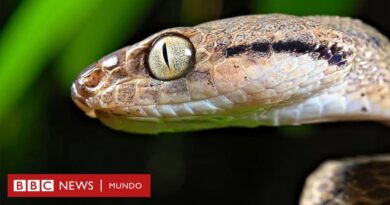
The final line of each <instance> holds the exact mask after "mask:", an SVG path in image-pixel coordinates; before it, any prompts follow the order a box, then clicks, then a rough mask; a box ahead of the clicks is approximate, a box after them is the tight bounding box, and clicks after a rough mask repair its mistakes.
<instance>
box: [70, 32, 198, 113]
mask: <svg viewBox="0 0 390 205" xmlns="http://www.w3.org/2000/svg"><path fill="white" fill-rule="evenodd" d="M196 34H197V31H196V30H195V29H192V28H185V27H180V28H173V29H167V30H164V31H161V32H159V33H156V34H154V35H152V36H150V37H149V38H146V39H145V40H143V41H141V42H139V43H136V44H134V45H132V46H128V47H125V48H122V49H120V50H117V51H115V52H113V53H111V54H109V55H107V56H105V57H103V58H101V59H99V60H98V61H97V62H95V63H93V64H92V65H90V66H88V67H87V68H86V69H84V70H83V71H81V73H80V74H79V76H78V77H77V78H76V80H75V81H74V82H73V84H72V88H71V93H72V99H73V101H74V102H75V104H76V105H77V106H78V107H79V108H80V109H81V110H83V111H84V112H85V113H86V114H87V115H88V116H90V117H93V118H100V117H102V116H109V115H114V116H126V117H145V116H146V114H145V112H144V110H145V109H146V107H150V109H151V110H152V111H151V112H154V114H156V113H155V110H154V111H153V109H155V107H154V106H157V105H158V104H168V103H171V102H179V101H183V98H181V99H179V98H180V93H176V94H175V95H174V96H172V95H171V94H173V92H174V91H173V90H171V89H174V88H176V90H175V91H178V89H180V87H181V86H183V84H182V83H183V82H184V81H183V79H179V78H180V77H183V76H184V75H186V74H187V73H188V72H189V71H190V70H191V69H192V68H193V66H194V62H195V48H194V44H192V43H191V41H190V40H189V39H191V38H192V37H193V36H196ZM178 55H179V57H176V56H178ZM180 55H182V56H180ZM149 64H150V65H149ZM164 91H167V92H168V93H169V94H168V95H171V96H168V97H167V96H166V95H164V93H163V92H164ZM166 94H167V93H166ZM185 98H186V101H190V98H189V97H188V96H187V97H185ZM143 108H145V109H143Z"/></svg>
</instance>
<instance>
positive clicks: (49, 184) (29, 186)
mask: <svg viewBox="0 0 390 205" xmlns="http://www.w3.org/2000/svg"><path fill="white" fill-rule="evenodd" d="M13 191H14V192H53V191H54V180H47V179H42V180H38V179H34V180H23V179H15V180H14V187H13Z"/></svg>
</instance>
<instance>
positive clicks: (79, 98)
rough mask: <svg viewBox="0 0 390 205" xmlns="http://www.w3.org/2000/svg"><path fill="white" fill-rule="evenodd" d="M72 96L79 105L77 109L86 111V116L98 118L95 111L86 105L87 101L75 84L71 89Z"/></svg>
mask: <svg viewBox="0 0 390 205" xmlns="http://www.w3.org/2000/svg"><path fill="white" fill-rule="evenodd" d="M71 96H72V100H73V102H74V103H75V104H76V105H77V107H79V108H80V109H81V110H82V111H84V112H85V114H86V115H88V116H89V117H92V118H97V116H96V113H95V110H94V109H92V108H91V107H89V106H88V105H87V104H86V102H85V99H84V98H83V97H82V96H81V95H80V94H79V93H78V92H77V88H76V85H75V84H74V83H73V84H72V87H71Z"/></svg>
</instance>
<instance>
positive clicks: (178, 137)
mask: <svg viewBox="0 0 390 205" xmlns="http://www.w3.org/2000/svg"><path fill="white" fill-rule="evenodd" d="M385 4H386V1H375V2H373V1H371V2H370V1H367V0H366V1H364V0H360V1H359V0H317V1H313V0H252V1H251V0H241V1H233V0H166V1H163V0H115V1H108V0H66V1H54V0H25V1H17V0H1V1H0V5H1V6H0V173H1V176H2V178H1V179H0V181H1V184H2V187H1V189H0V193H1V197H0V198H4V197H3V196H5V193H4V190H5V183H4V180H5V176H6V174H7V173H26V172H27V173H31V172H37V173H39V172H54V173H55V172H59V173H61V172H70V173H74V172H85V173H88V172H93V173H95V172H124V173H126V172H130V173H131V172H140V173H143V172H151V173H152V174H155V176H156V177H155V178H153V179H155V181H154V183H155V184H154V185H155V186H153V187H155V188H154V190H155V192H154V193H156V195H157V198H159V196H161V197H162V199H161V200H163V201H164V200H168V199H170V198H172V199H175V198H176V199H182V200H183V199H184V198H186V197H192V198H193V197H194V196H193V195H191V193H190V191H189V190H193V189H195V190H196V189H201V190H203V189H205V190H206V191H205V193H208V194H210V195H213V196H226V193H230V192H226V191H223V190H224V189H222V191H216V190H218V189H221V188H222V187H223V185H225V184H229V182H228V181H229V180H230V177H232V176H234V175H236V174H240V175H241V174H248V173H249V174H253V177H254V179H253V180H256V179H257V180H258V181H261V180H263V178H261V177H259V176H257V175H260V176H268V175H270V173H274V175H277V174H280V175H282V174H286V173H284V171H283V169H285V168H283V165H280V163H286V164H285V165H284V166H286V167H287V166H290V165H292V162H291V163H287V161H289V160H288V159H287V156H286V155H285V153H286V152H287V153H290V152H291V154H296V155H290V156H292V157H293V158H296V159H295V161H298V162H297V163H300V165H298V167H300V169H297V170H296V171H291V175H292V176H290V177H288V179H289V180H290V182H291V183H293V184H294V183H295V185H293V186H290V188H286V187H285V188H280V189H279V188H278V187H277V186H276V185H272V184H271V182H268V183H270V184H268V185H269V186H268V187H269V188H270V189H267V190H268V192H269V193H271V192H272V193H273V191H272V190H274V191H278V192H283V191H285V193H286V195H285V197H282V198H281V199H279V200H280V203H276V202H275V201H272V198H271V196H273V195H272V194H271V195H269V194H267V193H268V192H267V191H265V192H264V190H263V189H264V187H265V185H264V187H260V186H259V185H258V184H255V183H251V186H253V187H255V188H256V190H257V191H254V192H253V193H252V194H253V195H256V194H260V197H254V198H253V199H252V198H250V197H249V199H247V200H248V203H249V202H263V204H267V202H271V203H273V204H286V202H287V203H288V204H296V201H297V198H298V196H299V188H300V186H301V184H302V183H303V182H302V179H303V178H304V176H305V175H306V174H307V173H308V172H309V171H310V170H311V169H313V168H314V167H315V166H316V165H317V164H318V163H319V162H320V161H321V160H323V159H326V158H328V157H332V156H344V155H347V154H366V153H377V152H385V151H388V148H387V146H385V145H386V144H389V142H388V140H387V139H386V138H383V136H385V135H388V134H389V131H388V130H387V128H386V127H383V126H380V125H377V124H374V123H362V124H359V125H361V126H359V127H358V128H357V127H356V124H355V123H345V124H342V125H341V124H328V125H315V126H301V127H286V128H278V129H275V128H257V129H252V130H249V129H238V128H234V129H230V130H229V131H226V129H225V130H216V131H205V132H197V133H187V134H171V135H161V136H157V137H150V136H135V135H129V134H124V133H118V132H115V131H112V130H109V129H108V128H105V127H103V126H102V125H100V123H99V122H97V120H92V119H89V118H87V117H85V116H84V115H83V113H81V111H79V110H78V109H77V108H76V107H75V106H74V105H73V103H72V102H71V100H70V85H71V82H72V81H73V80H74V79H75V77H76V76H77V74H78V73H79V72H80V71H81V70H82V69H83V68H85V67H86V66H88V65H89V64H91V63H92V62H94V61H96V60H97V59H99V58H100V57H102V56H103V55H105V54H108V53H109V52H111V51H114V50H116V49H119V48H121V47H124V46H126V45H130V44H133V43H135V42H137V41H139V40H142V39H143V38H145V37H147V36H148V35H150V34H152V33H154V32H157V31H159V30H161V29H165V28H168V27H174V26H183V25H184V26H191V25H196V24H198V23H201V22H204V21H208V20H214V19H218V18H223V17H231V16H236V15H245V14H253V13H275V12H276V13H288V14H295V15H315V14H324V15H342V16H354V17H358V18H361V19H363V20H365V21H366V22H368V23H371V24H373V25H374V26H377V27H379V29H380V30H381V31H383V32H384V33H385V34H389V31H390V25H389V22H388V21H386V18H387V19H388V18H389V14H388V12H387V11H386V9H385V8H386V5H385ZM387 8H389V7H387ZM366 133H367V135H368V134H370V135H372V136H373V137H372V136H371V137H370V138H369V139H368V137H367V136H366ZM375 133H376V134H375ZM237 135H240V137H238V136H237ZM337 135H348V136H351V137H355V138H353V139H355V140H354V142H353V143H349V140H351V139H352V138H347V137H345V140H340V139H339V136H337ZM359 136H360V138H359ZM340 137H342V136H340ZM206 142H207V144H203V143H206ZM343 143H344V144H343ZM240 145H241V146H242V147H238V148H237V146H240ZM308 146H309V147H308ZM310 146H311V147H310ZM215 147H219V149H216V148H215ZM248 147H249V148H248ZM272 147H274V148H272ZM345 147H350V149H346V148H345ZM195 148H196V149H197V150H195ZM260 149H262V150H261V152H260V151H259V150H260ZM297 149H299V150H300V152H295V151H294V150H297ZM248 150H251V151H248ZM286 150H287V151H286ZM288 150H289V151H288ZM305 150H307V152H306V151H305ZM309 150H311V152H309ZM313 151H314V152H313ZM234 152H237V155H235V154H234ZM283 152H284V154H283ZM238 153H241V155H240V154H238ZM243 153H244V154H243ZM264 154H267V155H268V156H266V155H264ZM237 156H241V157H237ZM302 157H307V161H299V159H301V158H302ZM117 158H121V159H122V160H119V159H117ZM190 159H191V160H195V162H196V163H199V164H191V163H188V161H189V160H190ZM292 161H293V160H292ZM276 162H278V163H279V164H277V163H276ZM210 163H211V164H216V165H215V166H216V167H215V169H211V168H205V169H202V168H199V167H202V166H203V165H208V164H210ZM231 163H233V164H234V165H231ZM237 163H238V164H237ZM267 163H268V164H267ZM262 164H264V166H261V165H262ZM270 166H271V167H273V168H272V169H271V170H268V171H267V170H266V171H265V173H261V172H260V173H258V174H256V172H257V171H260V170H263V171H264V167H270ZM278 166H282V168H280V170H279V171H277V170H278V168H277V167H278ZM227 167H230V169H228V168H227ZM192 168H194V169H195V170H197V171H198V172H197V173H201V174H200V176H199V175H198V176H195V178H194V176H193V175H191V174H189V173H191V171H190V170H192ZM236 169H237V170H236ZM258 169H259V170H258ZM274 169H275V170H276V171H275V170H274ZM226 170H230V171H226ZM245 170H246V171H247V172H248V173H246V171H245ZM256 170H257V171H256ZM209 172H211V173H212V174H214V175H216V174H218V173H219V174H220V175H222V177H221V176H219V177H217V179H216V180H217V182H214V184H213V183H211V185H210V186H209V185H208V186H207V187H208V188H204V187H203V186H201V185H199V184H195V185H193V184H191V183H190V182H191V180H195V181H197V180H198V178H197V177H200V178H202V176H203V175H204V176H206V175H207V174H208V173H209ZM222 172H223V173H222ZM267 174H268V175H267ZM294 174H295V175H294ZM274 175H272V176H273V177H275V176H274ZM251 176H252V175H251ZM256 176H257V177H256ZM271 178H272V177H271ZM228 179H229V180H228ZM240 179H241V178H240ZM218 180H219V181H218ZM243 180H244V182H240V183H244V184H245V182H247V181H251V180H252V179H243ZM188 181H190V182H188ZM188 183H189V185H188ZM232 183H233V185H237V184H238V185H240V183H239V182H236V181H234V179H233V182H232ZM279 183H283V182H282V181H281V180H279ZM167 184H169V186H170V187H173V188H170V189H163V188H162V187H164V186H166V185H167ZM241 185H242V184H241ZM186 186H187V189H189V190H186V189H185V188H183V187H186ZM194 186H195V188H194ZM182 189H184V190H186V191H184V192H183V191H180V190H182ZM208 189H210V190H211V191H210V190H208ZM203 191H204V190H203ZM201 193H203V192H201ZM206 196H208V195H207V194H206ZM267 196H269V198H267ZM164 197H165V198H164ZM225 198H226V197H225ZM159 199H160V198H159ZM168 201H169V200H168ZM199 201H200V199H198V200H195V201H194V202H199ZM106 202H107V201H106ZM116 202H118V201H116ZM125 202H128V201H121V202H120V203H125ZM131 202H134V203H140V204H144V203H148V202H146V201H142V200H141V201H131ZM10 203H15V204H27V203H38V202H37V201H35V202H30V201H27V200H25V201H18V200H14V201H11V202H10ZM39 203H40V204H42V203H46V202H43V201H39ZM47 203H48V204H50V202H47ZM56 203H57V202H56ZM62 203H64V204H67V203H71V202H70V201H67V200H65V201H63V202H62ZM96 203H99V202H97V201H95V202H94V204H96ZM81 204H85V201H83V202H82V203H81ZM102 204H103V203H102ZM268 204H270V203H268Z"/></svg>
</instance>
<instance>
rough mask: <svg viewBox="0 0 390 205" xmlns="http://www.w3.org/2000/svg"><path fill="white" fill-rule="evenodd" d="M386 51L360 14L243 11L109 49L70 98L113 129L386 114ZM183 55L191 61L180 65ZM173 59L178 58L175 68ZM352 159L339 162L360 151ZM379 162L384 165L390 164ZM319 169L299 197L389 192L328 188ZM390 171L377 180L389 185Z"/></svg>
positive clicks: (389, 110) (336, 180) (327, 204)
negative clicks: (178, 53) (171, 53)
mask: <svg viewBox="0 0 390 205" xmlns="http://www.w3.org/2000/svg"><path fill="white" fill-rule="evenodd" d="M164 36H168V37H167V38H165V39H164V40H163V41H161V40H160V41H159V39H161V38H163V37H164ZM176 41H180V42H184V43H181V44H180V45H175V42H176ZM183 45H184V48H186V49H187V50H186V51H185V52H184V53H183V54H182V56H183V59H181V58H179V56H175V55H174V56H173V57H172V59H178V60H177V61H176V60H171V59H170V58H169V57H170V56H168V54H169V53H167V52H169V51H170V50H169V49H171V50H175V51H177V50H180V49H182V47H183ZM167 46H170V47H169V48H167ZM159 50H161V52H160V51H159ZM182 50H183V49H182ZM160 53H161V54H160ZM389 53H390V44H389V41H388V39H387V38H386V37H384V36H383V35H382V34H380V33H379V32H378V31H377V30H376V29H374V28H373V27H371V26H369V25H367V24H364V23H362V22H361V21H360V20H355V19H351V18H347V17H336V16H307V17H296V16H290V15H282V14H271V15H252V16H241V17H235V18H228V19H222V20H217V21H211V22H207V23H203V24H200V25H197V26H194V27H177V28H170V29H166V30H163V31H161V32H158V33H156V34H153V35H152V36H150V37H148V38H146V39H145V40H143V41H141V42H139V43H136V44H134V45H131V46H128V47H124V48H122V49H120V50H118V51H115V52H113V53H111V54H109V55H107V56H105V57H103V58H102V59H100V60H99V61H97V62H96V63H94V64H92V65H91V66H89V67H88V68H86V69H85V70H84V71H82V72H81V74H80V75H79V77H78V78H77V79H76V80H75V82H74V83H73V85H72V98H73V100H74V102H75V103H76V104H77V105H78V106H79V107H80V108H81V109H82V110H83V111H84V112H86V114H87V115H89V116H91V117H95V118H99V119H100V120H101V121H102V122H103V123H104V124H106V125H107V126H109V127H111V128H113V129H117V130H122V131H127V132H135V133H145V134H154V133H160V132H177V131H191V130H202V129H210V128H218V127H228V126H242V127H256V126H259V125H271V126H278V125H299V124H306V123H316V122H327V121H343V120H374V121H380V122H385V123H386V122H389V121H390V90H389V88H390V67H389V66H390V58H389ZM150 58H152V60H150ZM156 59H157V60H156ZM162 59H163V60H162ZM162 62H165V65H163V64H164V63H162ZM183 65H184V67H183ZM185 65H191V67H190V69H188V70H186V69H181V68H186V67H185ZM164 66H165V67H164ZM160 68H165V69H168V70H162V69H160ZM171 68H180V69H178V70H179V71H180V72H179V74H180V75H178V74H177V72H176V70H175V69H171ZM159 77H161V78H159ZM352 162H354V163H347V162H345V163H341V164H342V165H345V166H347V165H348V164H358V162H361V161H359V160H352ZM365 162H366V161H365ZM384 163H385V165H383V164H382V167H389V163H388V161H387V162H386V161H385V162H384ZM375 166H376V165H375ZM324 167H325V168H323V169H321V170H328V171H329V170H330V168H329V167H331V168H332V167H333V168H335V169H333V170H336V171H330V172H325V173H326V174H328V175H329V174H330V175H332V174H331V173H341V172H342V171H337V170H341V169H338V168H337V167H338V166H336V165H334V163H333V164H332V163H331V165H329V166H324ZM347 167H348V166H347ZM383 169H384V168H383ZM347 170H351V169H350V166H349V168H347ZM352 170H353V169H352ZM318 173H321V172H318ZM343 173H344V172H343ZM345 173H349V172H348V171H345ZM314 175H316V174H314ZM323 175H324V174H317V175H316V176H320V177H319V178H320V179H318V180H314V181H315V182H313V180H311V179H313V178H318V177H310V178H309V181H308V187H311V188H308V190H309V189H310V190H314V192H310V191H304V194H303V197H302V201H301V204H304V205H306V204H318V205H331V204H340V205H346V204H355V205H358V204H386V203H387V204H388V202H389V201H388V200H387V199H388V196H387V198H386V200H387V201H386V200H385V197H384V196H377V197H382V198H381V199H383V200H373V199H372V200H371V199H367V200H363V199H362V202H360V201H359V200H357V199H361V198H364V197H367V196H366V195H364V194H365V193H366V192H364V193H363V192H361V194H360V195H359V194H356V195H355V196H354V197H352V198H353V200H352V199H351V197H350V198H348V197H347V198H342V200H344V201H342V200H341V199H337V200H339V201H337V200H336V198H337V197H341V196H347V195H348V194H347V195H343V194H342V193H349V190H353V189H354V188H355V187H357V186H355V185H349V184H347V185H346V186H342V187H344V188H341V189H340V188H336V189H332V190H333V192H332V191H330V192H329V190H331V188H329V187H332V186H333V187H341V186H338V185H339V184H340V183H341V184H342V183H344V182H345V181H343V180H346V179H345V178H343V177H334V176H333V175H332V176H329V177H327V178H326V179H327V180H328V181H329V182H330V184H331V185H329V186H328V187H326V186H327V185H323V186H320V188H319V189H318V187H317V188H313V187H316V186H317V185H316V183H319V181H321V180H322V178H321V177H323ZM389 175H390V174H389ZM335 176H336V175H335ZM340 176H341V175H340ZM388 179H389V178H387V179H386V180H387V184H386V186H385V188H384V189H386V188H387V189H388V190H390V186H389V183H388ZM340 181H341V182H340ZM335 184H337V186H336V185H335ZM321 187H322V188H321ZM351 187H352V189H350V188H351ZM381 187H382V188H383V186H382V185H381ZM324 190H325V191H324ZM371 191H372V190H371ZM313 193H314V194H313ZM321 193H323V194H322V195H321V196H320V197H319V196H317V195H319V194H321ZM370 193H371V192H370ZM316 194H317V195H316ZM336 195H337V196H336ZM373 195H375V193H373ZM332 196H333V199H335V200H333V201H332V200H329V199H330V198H332ZM348 196H350V195H348ZM316 197H317V199H314V198H316ZM318 197H319V198H318ZM321 197H322V198H321ZM359 197H360V198H359ZM374 197H375V196H374ZM322 199H324V200H322ZM321 200H322V201H321Z"/></svg>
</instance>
